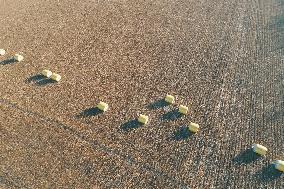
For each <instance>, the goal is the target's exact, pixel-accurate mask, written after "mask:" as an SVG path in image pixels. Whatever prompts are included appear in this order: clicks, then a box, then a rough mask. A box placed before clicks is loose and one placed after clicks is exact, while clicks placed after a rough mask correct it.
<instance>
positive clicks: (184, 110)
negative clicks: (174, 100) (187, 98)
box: [178, 105, 188, 114]
mask: <svg viewBox="0 0 284 189" xmlns="http://www.w3.org/2000/svg"><path fill="white" fill-rule="evenodd" d="M178 111H179V113H182V114H187V113H188V107H186V106H183V105H180V106H179V110H178Z"/></svg>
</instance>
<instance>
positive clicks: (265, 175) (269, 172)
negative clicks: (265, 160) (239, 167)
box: [255, 164, 283, 182]
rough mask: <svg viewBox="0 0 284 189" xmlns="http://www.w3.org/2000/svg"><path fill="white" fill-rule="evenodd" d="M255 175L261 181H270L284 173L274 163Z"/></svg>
mask: <svg viewBox="0 0 284 189" xmlns="http://www.w3.org/2000/svg"><path fill="white" fill-rule="evenodd" d="M255 176H256V178H257V180H258V181H260V182H270V181H273V180H275V179H278V178H280V177H281V176H283V173H281V172H280V171H278V170H276V169H275V167H274V165H273V164H270V165H269V166H265V167H264V168H263V169H262V170H260V171H259V172H257V173H256V175H255Z"/></svg>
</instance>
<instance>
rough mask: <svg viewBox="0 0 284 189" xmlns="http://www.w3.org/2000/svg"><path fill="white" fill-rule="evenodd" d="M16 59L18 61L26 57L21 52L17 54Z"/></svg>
mask: <svg viewBox="0 0 284 189" xmlns="http://www.w3.org/2000/svg"><path fill="white" fill-rule="evenodd" d="M14 59H15V60H16V61H18V62H21V61H23V60H24V57H23V56H22V55H20V54H15V56H14Z"/></svg>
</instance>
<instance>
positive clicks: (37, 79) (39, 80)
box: [26, 74, 56, 86]
mask: <svg viewBox="0 0 284 189" xmlns="http://www.w3.org/2000/svg"><path fill="white" fill-rule="evenodd" d="M26 83H34V84H36V85H38V86H43V85H47V84H51V83H56V81H53V80H52V79H49V78H47V77H45V76H43V75H41V74H37V75H34V76H31V77H30V78H28V79H27V80H26Z"/></svg>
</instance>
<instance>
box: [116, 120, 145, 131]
mask: <svg viewBox="0 0 284 189" xmlns="http://www.w3.org/2000/svg"><path fill="white" fill-rule="evenodd" d="M141 126H142V123H140V122H139V121H138V120H137V119H133V120H130V121H127V122H125V123H123V124H122V125H121V126H120V128H121V130H123V131H125V132H129V131H132V130H134V129H137V128H139V127H141Z"/></svg>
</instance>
